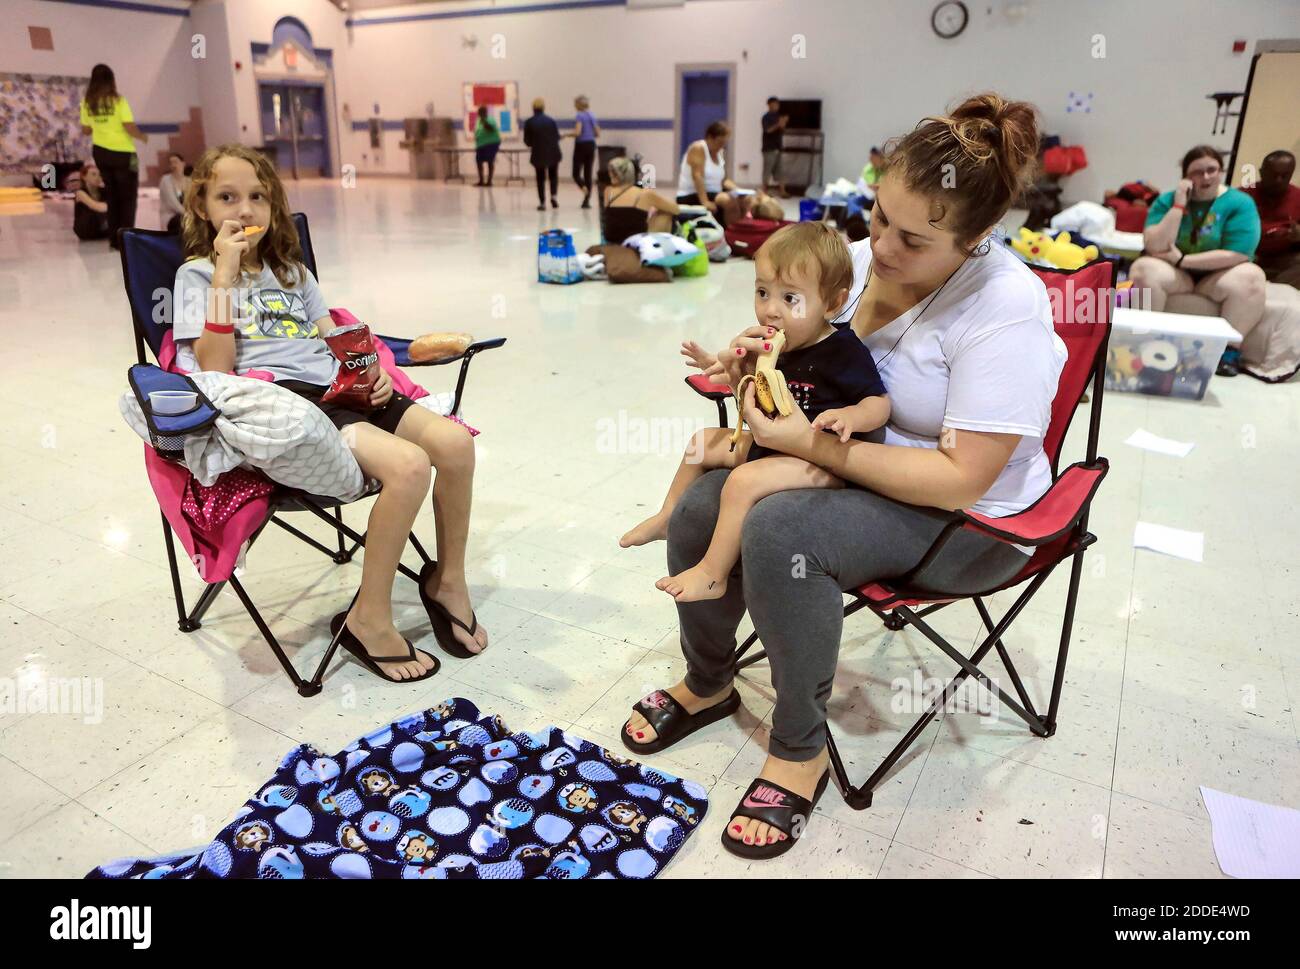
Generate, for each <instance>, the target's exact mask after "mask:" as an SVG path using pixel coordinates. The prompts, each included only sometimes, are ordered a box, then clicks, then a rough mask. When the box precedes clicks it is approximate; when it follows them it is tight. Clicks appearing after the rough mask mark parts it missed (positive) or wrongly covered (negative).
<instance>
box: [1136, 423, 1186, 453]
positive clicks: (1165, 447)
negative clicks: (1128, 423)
mask: <svg viewBox="0 0 1300 969" xmlns="http://www.w3.org/2000/svg"><path fill="white" fill-rule="evenodd" d="M1124 443H1125V444H1131V445H1132V446H1133V447H1139V448H1141V449H1142V450H1144V451H1155V452H1156V453H1157V454H1171V455H1173V456H1174V457H1176V458H1185V457H1187V455H1189V454H1191V453H1192V448H1194V447H1196V445H1195V444H1194V443H1187V442H1183V441H1172V440H1170V439H1169V438H1167V437H1160V436H1158V435H1156V434H1152V433H1151V432H1150V431H1144V430H1142V429H1141V428H1139V429H1138V430H1136V431H1134V432H1133V433H1132V434H1130V435H1129V436H1128V440H1127V441H1125V442H1124Z"/></svg>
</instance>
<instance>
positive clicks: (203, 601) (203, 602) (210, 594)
mask: <svg viewBox="0 0 1300 969" xmlns="http://www.w3.org/2000/svg"><path fill="white" fill-rule="evenodd" d="M225 584H226V583H225V582H224V581H222V582H213V583H212V584H210V585H209V586H208V587H207V588H206V589H204V590H203V595H202V596H200V597H199V601H198V602H196V603H195V604H194V611H193V612H191V613H190V615H189V618H188V619H187V620H186V624H187V626H188V628H187V629H185V632H187V633H188V632H193V631H194V630H196V629H198V628H199V627H200V626H202V625H203V616H204V614H205V613H207V611H208V606H210V605H212V600H213V599H215V598H216V597H217V594H218V593H220V592H221V590H222V588H224V586H225Z"/></svg>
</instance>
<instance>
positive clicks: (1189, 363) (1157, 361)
mask: <svg viewBox="0 0 1300 969" xmlns="http://www.w3.org/2000/svg"><path fill="white" fill-rule="evenodd" d="M1240 340H1241V334H1240V333H1238V332H1237V331H1236V330H1234V329H1233V328H1232V327H1231V326H1230V325H1229V324H1228V321H1227V320H1225V319H1223V318H1222V317H1219V316H1186V315H1183V314H1181V313H1153V312H1152V311H1150V310H1138V309H1130V308H1127V307H1120V308H1118V309H1116V310H1115V313H1114V316H1113V318H1112V320H1111V333H1110V347H1109V349H1108V350H1107V351H1106V389H1107V390H1122V391H1128V392H1132V393H1139V394H1154V395H1156V396H1159V397H1185V398H1188V399H1190V400H1200V399H1202V398H1203V397H1204V396H1205V391H1206V390H1207V389H1208V388H1209V386H1210V378H1211V377H1213V376H1214V368H1215V367H1216V366H1218V363H1219V357H1221V356H1223V349H1224V347H1226V346H1227V345H1228V344H1229V343H1237V342H1240Z"/></svg>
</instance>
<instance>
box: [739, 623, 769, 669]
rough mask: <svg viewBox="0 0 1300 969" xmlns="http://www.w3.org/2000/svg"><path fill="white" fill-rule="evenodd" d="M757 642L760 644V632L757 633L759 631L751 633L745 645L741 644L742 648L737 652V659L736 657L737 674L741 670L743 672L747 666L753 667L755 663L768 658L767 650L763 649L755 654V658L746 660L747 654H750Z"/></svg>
mask: <svg viewBox="0 0 1300 969" xmlns="http://www.w3.org/2000/svg"><path fill="white" fill-rule="evenodd" d="M756 642H758V632H757V631H755V632H752V633H750V634H749V638H748V639H746V640H745V641H744V642H743V643H741V644H740V648H739V649H737V650H736V655H735V657H734V661H735V664H736V672H737V673H739V672H740V671H741V670H743V669H744V668H745V667H746V666H753V665H754V664H755V663H757V662H758V661H759V660H761V659H763V658H765V657H766V656H767V651H766V650H762V649H760V650H759V651H758V652H757V653H755V654H754V655H753V656H751V657H750V658H749V659H745V654H746V653H748V652H749V650H750V648H751V647H752V646H753V645H754V644H755V643H756Z"/></svg>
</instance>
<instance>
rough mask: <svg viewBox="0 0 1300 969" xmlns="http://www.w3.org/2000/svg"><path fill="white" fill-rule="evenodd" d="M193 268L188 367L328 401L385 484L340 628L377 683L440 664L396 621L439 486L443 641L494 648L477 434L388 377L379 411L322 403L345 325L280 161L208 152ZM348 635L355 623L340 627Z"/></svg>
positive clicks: (436, 584)
mask: <svg viewBox="0 0 1300 969" xmlns="http://www.w3.org/2000/svg"><path fill="white" fill-rule="evenodd" d="M182 232H183V239H184V244H185V255H186V260H187V261H186V262H185V264H184V265H182V266H181V268H180V269H179V270H178V271H177V273H176V290H175V293H174V302H173V306H174V309H175V312H174V313H173V318H174V319H173V329H172V336H173V339H174V340H175V342H176V348H177V362H178V364H179V365H180V367H181V368H182V369H185V370H190V371H194V370H213V371H219V372H223V373H229V372H232V371H235V370H239V371H246V370H259V371H265V372H268V373H270V374H271V375H272V376H273V377H274V379H275V382H276V383H277V384H279V385H280V386H282V387H285V388H287V389H289V390H292V391H294V392H295V393H298V394H301V395H302V396H304V397H307V398H308V399H310V400H312V401H314V402H316V403H317V406H319V407H320V408H321V410H322V411H324V412H325V414H326V415H327V416H328V417H329V418H330V419H331V420H332V421H333V422H334V424H335V425H336V426H337V427H338V428H339V429H340V430H343V431H344V440H345V441H347V443H348V446H349V447H350V448H351V449H352V453H353V454H354V455H355V456H356V459H357V463H358V464H359V465H360V466H361V471H362V473H364V474H365V475H366V476H367V477H368V478H374V479H377V480H378V481H379V482H380V483H381V484H382V485H383V489H382V490H381V491H380V493H379V497H378V498H377V499H376V500H375V504H374V508H373V509H372V510H371V513H370V520H369V524H368V529H367V533H366V551H365V556H364V559H363V564H362V570H361V589H360V591H359V592H358V593H357V597H356V601H355V603H354V604H353V606H352V608H351V610H350V611H349V612H347V613H346V615H344V614H340V615H339V616H336V617H335V619H334V623H333V624H332V626H331V631H332V632H335V633H337V634H338V635H339V636H340V639H339V642H340V645H341V646H343V648H345V649H347V650H348V651H349V652H350V653H352V655H353V656H355V657H356V658H357V659H358V660H359V661H360V662H361V663H362V664H363V665H365V666H366V667H367V668H368V669H369V670H371V672H373V673H375V674H376V675H378V676H380V677H382V678H384V679H387V680H391V681H393V682H406V681H412V680H422V679H426V678H427V677H429V676H432V675H433V674H434V673H435V672H437V670H438V666H439V664H438V661H437V660H436V659H435V658H434V657H433V656H431V655H429V654H428V653H425V652H422V651H417V650H416V649H415V647H414V646H412V645H411V643H410V641H409V640H407V639H405V638H404V637H403V636H402V635H401V633H399V632H398V631H397V630H396V629H395V628H394V627H393V612H392V593H393V578H394V576H395V575H396V572H397V566H398V562H399V560H400V559H401V555H402V551H403V549H404V548H405V547H406V540H407V536H408V535H409V534H410V532H411V526H412V524H413V523H414V522H415V516H416V514H417V513H418V512H419V510H420V506H421V505H422V504H423V503H424V497H425V495H426V494H428V492H429V481H430V466H432V467H433V468H435V469H436V470H437V485H436V487H435V488H434V491H433V511H434V522H435V526H436V529H437V542H438V555H437V563H436V565H435V564H433V563H430V564H428V565H426V566H425V568H424V569H423V570H422V572H421V574H420V598H421V600H422V601H423V602H424V606H425V609H426V610H427V611H428V613H429V620H430V622H431V623H432V625H433V629H434V633H435V635H436V638H437V641H438V645H439V646H440V647H442V649H443V650H444V651H446V652H448V653H450V654H452V655H454V656H459V657H468V656H472V655H475V654H477V653H479V652H481V651H482V650H483V649H484V648H486V647H487V645H488V638H487V633H486V631H485V630H484V629H483V628H482V627H481V626H479V625H478V621H477V619H476V618H475V616H474V610H473V608H472V605H471V603H470V598H469V587H468V585H467V583H466V580H465V544H466V540H467V538H468V535H469V513H470V495H471V489H472V486H473V480H474V445H473V439H472V437H471V435H470V434H469V433H467V431H466V429H465V428H464V427H462V426H461V425H459V424H457V423H455V422H453V421H450V420H448V419H447V418H445V417H442V416H440V415H438V414H435V413H433V412H431V411H428V410H425V409H424V408H423V407H419V406H415V405H414V402H413V401H412V400H411V399H410V398H408V397H405V396H403V395H402V394H398V393H394V391H393V383H392V379H391V378H390V377H389V376H388V375H387V374H384V375H383V376H382V377H381V378H380V379H379V382H378V384H377V386H376V388H375V390H374V393H373V394H372V396H371V400H370V403H371V409H369V410H367V411H364V412H363V411H361V410H349V409H347V408H344V407H339V406H337V405H335V404H332V403H321V402H320V400H321V396H322V395H323V394H324V393H325V391H326V390H327V389H328V388H329V386H330V384H331V383H332V382H333V380H334V377H335V375H336V374H337V372H338V368H339V362H338V361H337V360H336V359H335V357H334V356H333V354H332V353H331V352H330V349H329V347H328V346H327V345H326V344H325V342H324V341H323V340H322V339H320V337H322V336H323V335H326V334H328V333H330V332H331V331H332V330H333V329H334V324H333V322H332V321H331V319H330V315H329V311H328V309H327V308H326V303H325V299H324V297H323V296H322V295H321V292H320V288H319V287H318V286H317V285H316V280H315V278H314V277H313V276H312V274H311V272H309V271H308V269H307V267H306V266H304V265H303V263H302V247H301V246H300V244H299V241H298V233H297V231H296V230H295V228H294V224H293V220H292V217H291V215H290V212H289V203H288V200H287V198H286V196H285V192H284V186H283V185H282V184H281V183H280V179H279V177H278V176H277V175H276V172H275V169H274V168H272V167H271V164H270V162H268V161H267V159H266V158H265V157H264V156H263V155H261V154H259V153H258V152H255V151H253V150H252V149H249V148H245V147H244V146H242V145H234V144H231V145H222V146H221V147H218V148H212V149H209V150H208V151H207V152H206V153H205V154H204V155H203V157H202V158H201V159H200V160H199V162H198V164H197V165H196V166H195V168H194V174H193V176H192V179H191V187H190V190H189V191H188V192H187V193H186V198H185V218H184V220H183V229H182ZM340 627H342V628H341V629H340Z"/></svg>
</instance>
